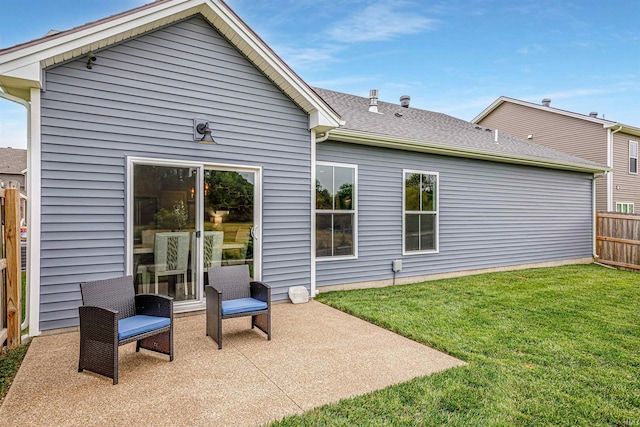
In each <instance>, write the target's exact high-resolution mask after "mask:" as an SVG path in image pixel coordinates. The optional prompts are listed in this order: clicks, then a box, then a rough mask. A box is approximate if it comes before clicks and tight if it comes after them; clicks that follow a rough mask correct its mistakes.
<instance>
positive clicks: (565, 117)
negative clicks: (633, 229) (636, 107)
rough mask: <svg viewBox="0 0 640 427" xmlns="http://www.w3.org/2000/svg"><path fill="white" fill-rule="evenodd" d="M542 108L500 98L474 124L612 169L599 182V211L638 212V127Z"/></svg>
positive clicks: (544, 105)
mask: <svg viewBox="0 0 640 427" xmlns="http://www.w3.org/2000/svg"><path fill="white" fill-rule="evenodd" d="M542 101H543V102H542V104H534V103H531V102H526V101H521V100H519V99H513V98H507V97H504V96H502V97H500V98H498V99H497V100H496V101H495V102H494V103H493V104H491V105H490V106H489V107H487V108H486V109H485V110H484V111H483V112H482V113H480V114H479V115H478V116H477V117H476V118H475V119H473V120H472V123H477V124H479V125H481V126H485V127H488V128H491V129H498V130H499V131H500V132H505V133H508V134H511V135H514V136H517V137H520V138H527V139H528V140H529V141H531V142H534V143H536V144H542V145H546V146H547V147H551V148H553V149H555V150H560V151H564V152H566V153H570V154H573V155H576V156H579V157H582V158H584V159H587V160H591V161H593V162H596V163H600V164H604V165H607V166H608V167H609V168H611V169H612V171H611V172H609V173H607V174H606V176H603V177H600V178H598V179H597V180H596V183H597V184H596V200H597V210H598V211H616V212H626V213H633V212H637V210H638V208H640V177H639V176H638V143H639V142H640V128H638V127H634V126H629V125H625V124H623V123H618V122H615V121H611V120H605V119H604V118H599V117H598V113H596V112H592V113H590V114H589V115H585V114H579V113H572V112H570V111H565V110H561V109H559V108H554V107H551V106H550V103H551V100H550V99H548V98H545V99H543V100H542Z"/></svg>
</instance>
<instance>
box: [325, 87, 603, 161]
mask: <svg viewBox="0 0 640 427" xmlns="http://www.w3.org/2000/svg"><path fill="white" fill-rule="evenodd" d="M314 90H315V91H316V92H317V93H318V94H319V95H320V96H321V97H322V98H323V99H324V100H325V101H326V102H327V103H328V104H329V105H330V106H331V107H332V108H333V109H334V110H335V111H336V112H337V113H338V114H340V116H341V117H342V120H344V121H345V122H346V123H345V125H344V126H342V127H341V129H345V130H353V131H359V132H368V133H371V134H374V135H378V136H388V137H392V138H401V139H407V140H412V141H418V142H423V143H425V144H429V143H431V144H434V143H435V144H438V145H446V146H450V147H451V148H454V149H458V150H460V149H462V150H469V151H482V152H485V153H495V154H497V155H502V156H504V155H507V156H518V157H530V158H535V159H540V160H544V161H553V162H563V163H577V164H581V165H588V166H601V167H602V168H605V166H602V165H600V164H598V163H595V162H591V161H588V160H585V159H582V158H580V157H576V156H573V155H571V154H567V153H563V152H560V151H556V150H553V149H551V148H547V147H545V146H542V145H538V144H534V143H532V142H530V141H527V140H524V139H520V138H516V137H513V136H511V135H507V134H504V133H500V132H499V130H498V143H496V142H495V133H494V130H493V129H492V130H486V128H484V127H480V126H478V125H475V124H473V123H470V122H466V121H464V120H460V119H457V118H455V117H451V116H448V115H446V114H442V113H436V112H433V111H427V110H420V109H417V108H403V107H401V106H400V105H398V104H391V103H388V102H381V101H379V102H378V111H379V113H381V114H376V113H371V112H369V99H368V98H364V97H360V96H355V95H349V94H346V93H341V92H334V91H331V90H327V89H320V88H314ZM398 115H401V116H398Z"/></svg>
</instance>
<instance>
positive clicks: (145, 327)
mask: <svg viewBox="0 0 640 427" xmlns="http://www.w3.org/2000/svg"><path fill="white" fill-rule="evenodd" d="M170 324H171V319H169V318H168V317H156V316H145V315H142V314H139V315H136V316H131V317H127V318H124V319H120V320H118V340H124V339H127V338H130V337H132V336H134V335H140V334H144V333H145V332H150V331H153V330H155V329H160V328H164V327H165V326H169V325H170Z"/></svg>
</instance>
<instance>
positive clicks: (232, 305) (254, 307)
mask: <svg viewBox="0 0 640 427" xmlns="http://www.w3.org/2000/svg"><path fill="white" fill-rule="evenodd" d="M266 309H267V303H266V302H264V301H259V300H257V299H254V298H239V299H230V300H227V301H222V315H226V314H237V313H246V312H249V311H258V310H266Z"/></svg>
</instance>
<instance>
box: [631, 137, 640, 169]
mask: <svg viewBox="0 0 640 427" xmlns="http://www.w3.org/2000/svg"><path fill="white" fill-rule="evenodd" d="M629 173H634V174H637V173H638V143H637V142H636V141H629Z"/></svg>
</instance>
